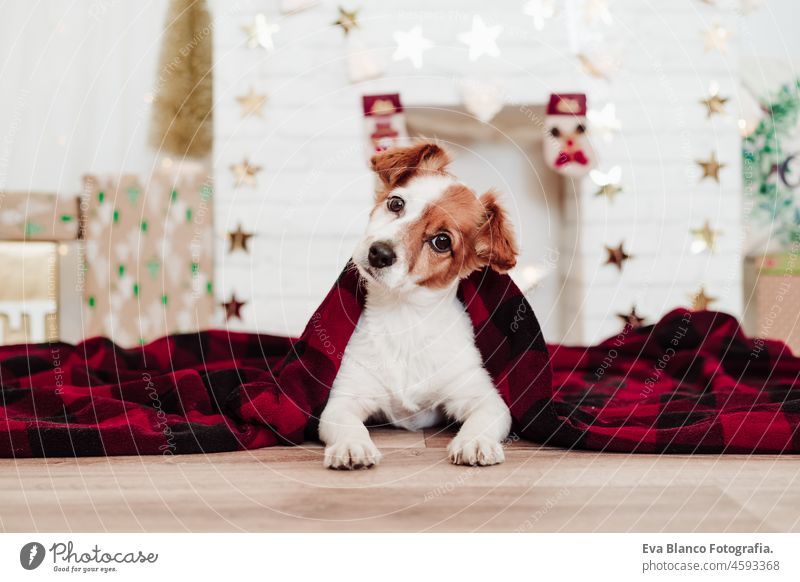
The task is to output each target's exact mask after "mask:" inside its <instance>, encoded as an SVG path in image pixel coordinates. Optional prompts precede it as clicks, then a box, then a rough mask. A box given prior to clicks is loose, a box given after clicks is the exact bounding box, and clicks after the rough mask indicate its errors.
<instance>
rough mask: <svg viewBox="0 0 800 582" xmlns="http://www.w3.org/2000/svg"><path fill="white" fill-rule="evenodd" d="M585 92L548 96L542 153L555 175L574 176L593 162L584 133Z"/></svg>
mask: <svg viewBox="0 0 800 582" xmlns="http://www.w3.org/2000/svg"><path fill="white" fill-rule="evenodd" d="M586 132H587V125H586V95H584V94H582V93H563V94H556V93H553V94H552V95H550V103H548V105H547V118H546V119H545V136H544V156H545V161H546V162H547V164H548V165H549V166H550V167H551V168H553V169H554V170H555V171H556V172H558V173H559V174H563V175H564V176H569V177H571V178H577V177H580V176H583V175H585V174H586V173H587V172H588V171H589V170H591V169H592V168H593V167H594V166H595V164H596V159H595V158H596V156H595V152H594V149H593V148H592V144H591V143H590V142H589V139H588V137H587V136H586Z"/></svg>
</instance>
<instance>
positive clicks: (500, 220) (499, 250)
mask: <svg viewBox="0 0 800 582" xmlns="http://www.w3.org/2000/svg"><path fill="white" fill-rule="evenodd" d="M479 200H480V202H481V204H482V205H483V211H484V222H483V224H482V225H481V227H480V228H479V229H478V235H477V237H476V238H475V254H476V255H477V256H478V259H479V260H480V261H481V263H482V264H484V265H488V266H489V267H491V268H492V269H494V270H495V271H497V272H498V273H506V272H508V271H510V270H511V269H513V268H514V265H516V264H517V253H518V251H517V240H516V237H515V236H514V227H513V226H512V225H511V221H509V220H508V215H507V214H506V211H505V209H504V208H503V206H502V205H501V204H500V202H499V201H498V194H497V193H496V192H494V191H493V190H489V191H488V192H487V193H486V194H484V195H483V196H481V197H480V198H479Z"/></svg>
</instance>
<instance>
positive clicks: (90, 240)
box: [82, 166, 215, 346]
mask: <svg viewBox="0 0 800 582" xmlns="http://www.w3.org/2000/svg"><path fill="white" fill-rule="evenodd" d="M212 198H213V197H212V186H211V183H210V180H209V178H208V174H207V173H206V172H205V171H204V170H203V168H202V167H200V166H198V167H194V168H191V169H187V168H186V167H182V168H181V169H179V170H177V171H176V172H174V173H173V172H170V171H166V170H163V171H160V172H158V173H156V174H155V175H154V176H152V177H151V179H150V180H149V181H148V182H147V183H142V182H140V181H139V180H138V179H137V178H136V177H135V176H131V175H127V176H121V177H119V176H116V177H109V176H105V177H104V176H87V177H86V178H85V180H84V191H83V200H82V207H83V208H84V209H85V212H86V216H85V229H84V235H85V242H84V244H85V257H84V263H85V273H84V286H83V287H84V293H83V295H84V305H85V309H84V312H85V314H86V317H85V318H84V321H85V322H86V329H85V335H86V336H91V335H104V336H108V337H110V338H111V339H112V340H114V341H115V342H117V343H119V344H121V345H124V346H130V345H135V344H136V343H144V342H147V341H150V340H152V339H155V338H158V337H161V336H164V335H167V334H169V333H182V332H189V331H194V330H197V329H203V328H207V327H210V326H211V324H212V317H213V314H214V309H215V304H214V295H213V289H212V281H213V272H212V259H213V225H212Z"/></svg>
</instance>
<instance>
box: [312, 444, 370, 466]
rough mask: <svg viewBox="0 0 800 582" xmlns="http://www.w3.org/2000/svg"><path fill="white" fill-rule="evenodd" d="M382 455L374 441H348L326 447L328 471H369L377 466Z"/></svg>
mask: <svg viewBox="0 0 800 582" xmlns="http://www.w3.org/2000/svg"><path fill="white" fill-rule="evenodd" d="M380 460H381V453H380V451H379V450H378V448H377V447H376V446H375V445H374V444H373V443H372V441H370V440H367V441H348V442H342V443H335V444H333V445H331V446H329V447H325V461H324V463H325V467H327V468H328V469H368V468H369V467H372V466H373V465H377V464H378V462H380Z"/></svg>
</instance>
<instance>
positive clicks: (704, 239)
mask: <svg viewBox="0 0 800 582" xmlns="http://www.w3.org/2000/svg"><path fill="white" fill-rule="evenodd" d="M691 232H692V236H693V237H694V241H692V252H694V253H702V252H703V251H710V252H712V253H713V252H714V249H715V248H716V246H717V236H718V235H719V233H720V231H718V230H714V229H713V228H711V225H710V224H709V222H708V220H706V221H705V224H703V226H702V228H693V229H692V231H691Z"/></svg>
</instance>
